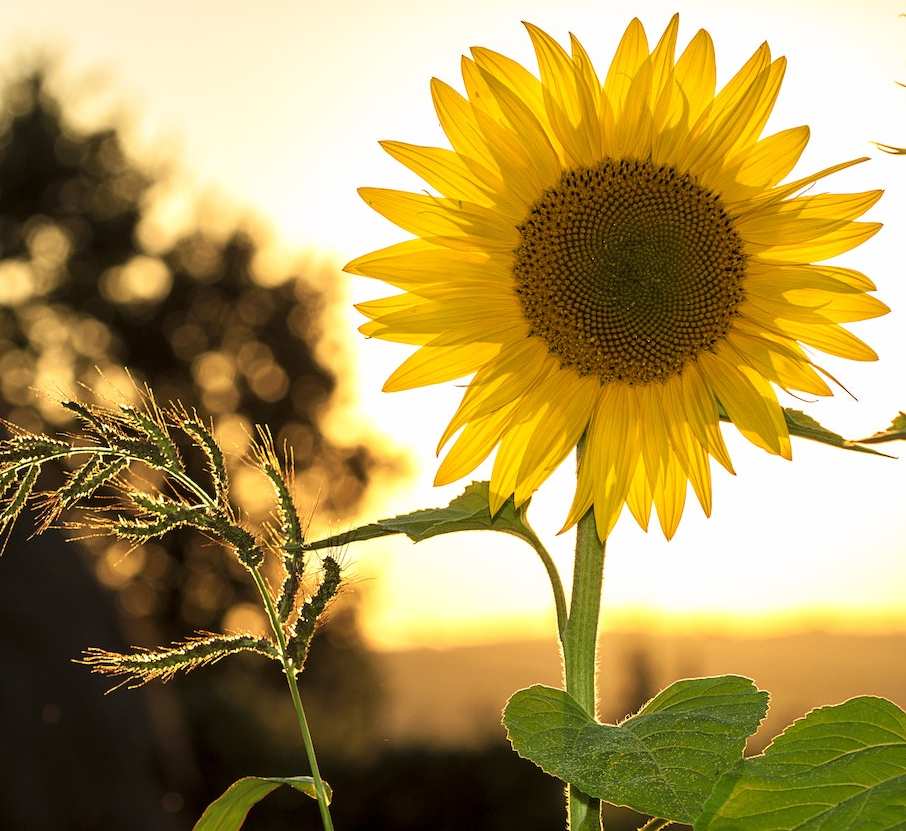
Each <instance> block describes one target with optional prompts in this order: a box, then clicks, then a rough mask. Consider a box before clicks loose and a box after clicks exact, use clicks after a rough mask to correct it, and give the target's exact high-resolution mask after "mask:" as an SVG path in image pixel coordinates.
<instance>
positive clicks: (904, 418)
mask: <svg viewBox="0 0 906 831" xmlns="http://www.w3.org/2000/svg"><path fill="white" fill-rule="evenodd" d="M897 440H906V413H903V412H901V413H900V414H899V415H898V416H896V417H895V418H894V420H893V421H891V422H890V427H888V428H887V429H886V430H881V431H880V432H878V433H875V434H874V435H871V436H869V437H868V438H866V439H859V443H860V444H879V443H880V442H885V441H897Z"/></svg>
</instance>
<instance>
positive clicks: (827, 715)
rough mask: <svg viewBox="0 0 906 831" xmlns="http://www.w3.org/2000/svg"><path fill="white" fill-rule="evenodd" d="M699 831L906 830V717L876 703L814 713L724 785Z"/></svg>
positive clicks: (866, 700) (860, 701)
mask: <svg viewBox="0 0 906 831" xmlns="http://www.w3.org/2000/svg"><path fill="white" fill-rule="evenodd" d="M695 829H696V831H743V830H744V831H837V829H847V831H855V829H858V831H894V829H899V831H902V830H903V829H906V713H904V712H903V711H902V710H901V709H900V708H899V707H897V706H896V705H895V704H892V703H891V702H890V701H887V700H886V699H883V698H874V697H871V696H862V697H860V698H854V699H851V700H850V701H847V702H846V703H844V704H839V705H836V706H833V707H822V708H820V709H818V710H813V711H812V712H811V713H809V714H808V715H807V716H805V717H804V718H801V719H799V720H798V721H796V722H795V723H794V724H792V725H791V726H790V727H788V728H787V729H786V730H785V731H784V732H783V733H782V734H781V735H780V736H778V737H777V738H776V739H775V740H774V741H773V742H772V743H771V745H770V746H769V747H768V748H767V749H766V750H765V752H764V753H763V754H762V755H761V756H756V757H754V758H752V759H745V760H744V761H742V762H740V764H739V765H738V766H737V767H735V768H734V769H733V770H731V771H729V772H728V773H727V774H726V775H725V776H724V777H723V778H722V779H721V781H720V782H719V783H718V785H717V787H716V788H715V789H714V793H713V794H712V795H711V797H710V798H709V799H708V801H707V803H706V804H705V809H704V811H703V812H702V814H701V816H700V817H699V818H698V819H697V820H696V822H695Z"/></svg>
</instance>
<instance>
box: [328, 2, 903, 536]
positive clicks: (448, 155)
mask: <svg viewBox="0 0 906 831" xmlns="http://www.w3.org/2000/svg"><path fill="white" fill-rule="evenodd" d="M678 25H679V19H678V17H674V18H673V19H672V20H671V21H670V24H669V26H668V27H667V30H666V32H665V33H664V35H663V37H661V39H660V40H659V41H658V43H657V45H656V46H655V47H654V49H651V50H649V46H648V42H647V39H646V35H645V31H644V29H643V27H642V25H641V23H639V21H638V20H633V21H632V23H630V25H629V27H628V28H627V30H626V33H625V35H624V36H623V38H622V40H621V42H620V45H619V47H618V49H617V52H616V56H615V57H614V59H613V62H612V64H611V66H610V69H609V71H608V72H607V75H606V77H605V78H604V81H603V83H602V82H601V81H600V80H599V76H598V75H597V74H596V72H595V69H594V67H593V66H592V63H591V61H590V60H589V58H588V55H587V54H586V52H585V50H584V49H583V47H582V45H581V44H580V43H579V41H578V40H576V38H575V37H571V49H570V52H569V53H567V52H566V51H565V50H564V49H563V48H562V47H561V46H560V45H559V44H558V43H557V42H556V41H554V40H553V39H552V38H551V37H550V36H548V35H547V34H545V33H544V32H543V31H541V30H540V29H538V28H536V27H535V26H532V25H529V24H526V26H527V29H528V33H529V36H530V37H531V40H532V44H533V45H534V49H535V53H536V57H537V61H538V67H539V76H540V77H535V76H534V75H533V74H531V73H530V72H529V71H528V70H526V69H525V68H524V67H522V66H521V65H520V64H518V63H516V62H514V61H513V60H511V59H509V58H506V57H504V56H503V55H500V54H498V53H496V52H493V51H490V50H488V49H484V48H475V49H473V50H471V59H470V58H463V61H462V70H463V71H462V74H463V79H464V82H465V90H466V95H465V96H462V95H460V94H458V93H457V92H455V91H454V90H453V89H452V88H451V87H449V86H447V85H446V84H444V83H442V82H441V81H438V80H436V79H435V80H433V81H432V84H431V91H432V96H433V100H434V106H435V108H436V110H437V115H438V118H439V119H440V124H441V126H442V128H443V130H444V132H445V133H446V135H447V137H448V139H449V141H450V144H451V146H452V149H441V148H434V147H420V146H414V145H411V144H404V143H400V142H393V141H388V142H383V143H382V145H383V147H384V149H385V150H386V151H387V152H388V153H389V154H390V155H391V156H393V157H394V158H395V159H397V160H398V161H400V162H401V163H403V164H404V165H406V166H407V167H408V168H410V169H411V170H413V171H414V172H415V173H417V174H418V175H420V176H421V177H422V178H423V179H424V180H425V181H426V182H427V183H428V185H429V186H430V187H431V188H433V189H434V190H435V191H436V192H437V194H438V195H429V194H428V193H406V192H400V191H392V190H386V189H373V188H363V189H362V190H361V191H360V193H361V195H362V197H363V198H364V200H365V201H366V202H367V203H368V204H369V205H370V206H371V207H373V208H374V209H375V210H377V211H378V212H380V213H381V214H382V215H384V216H385V217H386V218H388V219H389V220H391V221H392V222H394V223H395V224H397V225H399V226H401V227H402V228H403V229H405V230H406V231H407V232H409V233H411V234H414V235H415V238H414V239H410V240H407V241H404V242H401V243H399V244H397V245H393V246H391V247H389V248H385V249H382V250H380V251H376V252H373V253H371V254H367V255H365V256H363V257H359V258H358V259H356V260H354V261H352V262H351V263H349V264H348V265H347V266H346V270H347V271H349V272H351V273H353V274H357V275H363V276H368V277H373V278H378V279H380V280H382V281H384V282H386V283H388V284H390V285H392V286H395V287H396V288H398V289H402V290H403V293H402V294H397V295H394V296H391V297H387V298H384V299H381V300H375V301H373V302H366V303H361V304H359V305H358V306H357V308H358V309H359V310H360V311H361V312H362V313H363V314H364V315H365V316H366V317H367V318H369V320H368V322H367V323H365V324H364V325H363V326H362V327H361V331H362V332H363V333H364V334H365V335H367V336H370V337H377V338H383V339H386V340H390V341H396V342H400V343H405V344H412V345H415V346H418V347H419V348H418V350H417V351H415V352H414V353H413V354H412V355H411V356H410V357H409V358H408V359H407V360H406V361H405V362H404V363H403V364H402V365H401V366H400V367H399V368H398V369H397V370H396V371H395V372H394V373H393V374H392V375H391V376H390V378H389V379H388V380H387V382H386V384H385V386H384V389H385V390H387V391H392V390H403V389H410V388H413V387H419V386H425V385H428V384H437V383H441V382H446V381H451V380H454V379H457V378H463V377H467V376H471V379H470V380H469V382H468V386H467V388H466V390H465V393H464V395H463V398H462V402H461V404H460V405H459V408H458V409H457V411H456V413H455V414H454V415H453V418H452V420H451V421H450V423H449V425H448V426H447V429H446V430H445V431H444V433H443V435H442V436H441V439H440V444H439V447H438V452H439V453H440V451H441V449H442V448H443V447H444V446H446V445H447V444H448V442H449V441H450V440H451V439H453V438H454V437H455V441H453V444H452V446H451V447H450V448H449V450H448V452H447V453H446V456H445V457H444V459H443V461H442V462H441V464H440V467H439V469H438V472H437V478H436V480H435V483H436V484H447V483H449V482H452V481H454V480H457V479H459V478H460V477H463V476H465V475H467V474H469V473H470V472H471V471H473V470H474V468H475V467H476V466H477V465H479V464H480V463H481V462H482V461H484V460H485V459H486V458H487V457H488V456H489V455H490V454H491V453H492V451H494V449H495V448H496V450H497V452H496V456H495V459H494V463H493V468H492V473H491V482H490V494H491V510H492V512H496V511H497V510H498V509H499V508H500V506H501V505H502V504H503V503H504V502H505V501H506V499H507V498H508V497H510V496H513V497H514V499H515V502H516V504H517V505H521V504H524V503H525V502H526V501H527V500H528V499H529V498H530V497H531V495H532V493H533V492H534V491H535V490H536V489H537V488H538V487H539V486H540V485H541V484H542V483H543V482H544V481H545V479H547V477H548V476H549V475H550V474H551V473H552V472H553V471H554V470H555V469H556V468H557V467H558V466H559V465H560V464H561V462H563V461H564V459H565V458H566V457H567V456H568V454H569V453H570V452H571V451H572V450H573V449H574V448H576V447H577V445H579V443H580V440H582V438H583V436H584V450H583V452H582V454H581V460H580V464H579V468H578V483H577V487H576V493H575V497H574V500H573V504H572V507H571V509H570V512H569V516H568V518H567V520H566V524H565V526H564V527H569V526H570V525H572V524H574V523H576V522H577V521H578V520H579V519H580V518H581V517H582V516H583V515H584V514H585V513H586V512H587V511H588V510H589V509H592V508H593V509H594V512H595V513H594V515H595V522H596V526H597V530H598V534H599V536H600V537H601V539H602V540H603V539H604V538H605V537H606V536H607V535H608V534H609V533H610V531H611V529H612V528H613V526H614V523H615V522H616V520H617V517H618V516H619V514H620V513H621V511H622V508H623V505H624V504H625V505H627V506H628V508H629V510H630V511H631V512H632V514H633V516H634V517H635V518H636V520H637V521H638V522H639V524H640V525H641V526H642V527H643V528H645V529H647V527H648V524H649V520H650V516H651V507H652V505H654V507H655V509H656V511H657V516H658V519H659V521H660V525H661V528H662V529H663V532H664V534H665V535H666V536H667V537H668V538H669V537H671V536H672V535H673V533H674V532H675V530H676V527H677V525H678V523H679V519H680V516H681V514H682V511H683V507H684V503H685V499H686V492H687V490H688V487H687V486H688V484H689V483H691V485H692V489H693V491H694V492H695V495H696V496H697V497H698V500H699V502H700V503H701V505H702V508H703V509H704V511H705V513H706V514H710V511H711V467H710V457H713V458H714V459H716V460H717V462H718V463H720V464H721V465H722V466H723V467H725V468H726V469H727V470H729V471H730V472H733V467H732V464H731V461H730V457H729V454H728V452H727V448H726V446H725V444H724V440H723V438H722V435H721V428H720V421H721V419H722V418H723V419H724V420H729V421H730V422H732V424H733V425H735V427H736V429H738V430H739V432H740V433H741V434H742V435H743V436H745V437H746V438H747V439H748V440H750V441H751V442H753V443H754V444H756V445H758V446H759V447H762V448H764V449H765V450H766V451H768V452H770V453H774V454H777V455H779V456H783V457H784V458H787V459H789V458H790V457H791V448H790V438H789V433H788V430H787V427H786V423H785V420H784V415H783V410H782V408H781V406H780V404H779V402H778V399H777V392H776V390H777V389H781V390H785V391H788V392H798V393H804V394H807V395H831V394H832V391H831V389H830V387H829V386H828V384H827V381H826V380H825V379H829V376H828V375H827V373H826V372H824V371H823V370H821V368H820V367H819V366H817V365H816V364H814V363H813V362H812V357H811V356H812V355H813V354H814V353H813V350H819V351H821V352H824V353H827V354H830V355H835V356H839V357H843V358H851V359H854V360H874V359H875V358H876V355H875V353H874V352H873V351H872V350H871V349H870V348H869V347H868V346H866V345H865V344H864V343H863V342H862V341H861V340H859V339H858V338H856V337H855V336H854V335H852V334H851V333H850V332H848V331H846V330H845V329H844V328H843V327H842V326H841V325H840V324H842V323H848V322H852V321H857V320H864V319H868V318H871V317H875V316H878V315H881V314H884V313H885V312H886V311H887V307H886V306H885V305H884V304H883V303H881V302H879V301H878V300H876V299H875V298H873V297H871V296H870V295H868V294H867V293H866V292H869V291H873V290H874V288H875V287H874V285H873V284H872V283H871V281H870V280H869V279H868V278H867V277H865V276H864V275H863V274H861V273H859V272H857V271H854V270H851V269H848V268H841V267H835V266H830V265H825V264H815V263H816V262H819V263H820V262H821V261H824V260H826V259H828V258H830V257H833V256H836V255H838V254H841V253H843V252H845V251H849V250H850V249H852V248H854V247H855V246H857V245H859V244H860V243H862V242H863V241H865V240H866V239H868V238H869V237H871V236H872V235H873V234H874V233H875V232H876V231H877V230H878V229H879V227H880V225H879V224H878V223H873V222H857V221H854V220H856V219H857V218H858V217H860V216H861V215H862V214H863V213H864V212H865V211H866V210H868V209H869V208H870V207H871V206H872V205H873V204H874V203H875V202H876V201H877V200H878V198H879V197H880V195H881V192H880V191H868V192H865V193H856V194H832V193H821V194H816V193H813V192H812V190H813V189H812V186H813V185H814V184H815V183H816V182H818V180H820V179H822V178H823V177H825V176H827V175H829V174H831V173H834V172H836V171H838V170H841V169H843V168H845V167H849V166H850V165H853V164H856V163H857V162H860V161H864V159H857V160H854V161H850V162H845V163H843V164H840V165H836V166H834V167H831V168H828V169H826V170H822V171H820V172H818V173H815V174H813V175H811V176H807V177H805V178H802V179H798V180H796V181H792V182H788V183H783V184H781V182H783V180H784V179H785V178H786V177H787V176H788V174H789V173H790V172H791V171H792V169H793V167H794V166H795V164H796V162H797V160H798V158H799V156H800V154H801V153H802V151H803V149H804V148H805V145H806V143H807V142H808V137H809V131H808V128H807V127H794V128H792V129H787V130H783V131H782V132H779V133H776V134H774V135H770V136H767V137H762V136H761V133H762V130H763V129H764V126H765V123H766V121H767V119H768V116H769V115H770V113H771V110H772V108H773V105H774V102H775V100H776V98H777V95H778V92H779V90H780V85H781V80H782V78H783V74H784V69H785V60H784V59H783V58H778V59H777V60H773V61H772V60H771V55H770V50H769V48H768V46H767V44H764V45H763V46H762V47H761V48H759V49H758V50H757V51H756V52H755V54H754V55H753V56H752V57H751V59H750V60H749V61H748V62H747V63H746V64H745V65H744V66H743V67H742V69H740V70H739V72H738V73H737V74H736V75H735V76H734V77H733V78H732V80H730V82H729V83H728V84H727V85H726V86H725V87H723V89H721V90H720V91H719V92H716V93H715V61H714V49H713V45H712V42H711V38H710V36H709V35H708V33H707V32H705V31H700V32H698V34H697V35H696V36H695V37H694V38H693V39H692V41H691V42H690V43H689V45H688V46H687V48H686V49H685V50H684V51H683V52H682V54H681V55H680V57H679V58H678V59H675V49H676V39H677V29H678ZM807 350H808V351H807Z"/></svg>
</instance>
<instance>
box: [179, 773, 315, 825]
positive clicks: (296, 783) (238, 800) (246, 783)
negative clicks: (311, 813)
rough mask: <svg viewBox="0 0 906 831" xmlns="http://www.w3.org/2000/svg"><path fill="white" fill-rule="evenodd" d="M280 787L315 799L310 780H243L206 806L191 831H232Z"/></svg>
mask: <svg viewBox="0 0 906 831" xmlns="http://www.w3.org/2000/svg"><path fill="white" fill-rule="evenodd" d="M280 785H289V786H290V787H291V788H295V789H296V790H297V791H299V792H300V793H304V794H305V795H306V796H310V797H311V798H312V799H317V798H318V793H317V790H316V789H315V782H314V779H312V778H311V777H310V776H246V777H245V778H244V779H240V780H238V781H237V782H234V783H233V784H232V785H230V787H229V788H227V790H226V791H225V793H224V794H223V796H220V797H218V798H217V799H215V800H214V801H213V802H212V803H211V804H210V805H208V807H207V808H206V809H205V812H204V813H203V814H202V815H201V819H200V820H198V822H196V823H195V826H194V828H193V831H236V829H237V828H241V827H242V823H243V822H245V818H246V816H247V815H248V812H249V809H251V807H252V806H253V805H255V804H256V803H258V802H260V801H261V800H262V799H264V797H266V796H267V795H268V794H269V793H270V792H271V791H273V790H274V789H276V788H278V787H279V786H280ZM324 787H325V788H326V789H327V801H328V802H330V799H331V796H332V794H331V791H330V786H329V785H328V784H327V783H326V782H325V783H324Z"/></svg>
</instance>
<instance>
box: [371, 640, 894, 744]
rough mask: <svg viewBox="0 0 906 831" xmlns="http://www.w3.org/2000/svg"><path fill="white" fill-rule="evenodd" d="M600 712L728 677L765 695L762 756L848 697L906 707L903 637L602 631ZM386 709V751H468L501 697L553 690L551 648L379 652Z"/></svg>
mask: <svg viewBox="0 0 906 831" xmlns="http://www.w3.org/2000/svg"><path fill="white" fill-rule="evenodd" d="M602 643H603V646H604V649H603V651H602V654H601V664H602V678H603V683H602V690H601V701H602V707H601V709H602V713H601V716H602V718H603V719H605V720H607V721H615V720H618V719H620V718H623V717H624V716H626V715H628V714H629V713H631V712H633V711H635V710H637V709H638V707H639V706H641V704H642V703H644V701H645V700H647V698H649V697H650V696H651V695H653V694H654V693H655V692H657V691H658V690H659V689H662V688H663V687H665V686H667V685H668V684H669V683H671V682H672V681H675V680H677V679H679V678H684V677H691V676H704V675H721V674H725V673H734V674H737V675H745V676H747V677H750V678H752V679H754V681H755V683H756V684H757V685H758V686H759V687H760V688H761V689H765V690H768V691H769V692H770V693H771V709H770V712H769V714H768V718H767V720H766V721H765V723H764V724H763V725H762V728H761V730H760V731H759V733H758V734H757V735H756V737H755V739H754V740H753V742H752V743H751V750H752V751H759V750H761V749H762V748H763V747H764V745H765V744H766V743H767V742H768V741H769V740H770V739H771V738H773V737H774V736H775V735H777V734H778V733H779V732H781V731H782V730H783V728H784V727H786V726H787V725H788V724H790V723H791V722H792V721H793V720H794V719H796V718H798V717H800V716H802V715H804V714H805V713H806V712H808V711H809V710H810V709H812V708H814V707H818V706H822V705H825V704H838V703H840V702H842V701H845V700H846V699H848V698H852V697H853V696H856V695H878V696H883V697H885V698H889V699H891V700H892V701H894V702H896V703H897V704H899V705H900V706H901V707H904V706H906V661H904V660H903V658H904V655H906V633H903V634H891V635H871V636H869V635H849V634H844V635H839V634H827V633H812V634H795V635H787V636H777V637H769V638H737V637H730V636H727V635H719V634H711V635H697V636H676V637H660V636H657V637H656V636H653V635H650V634H643V633H607V635H606V636H605V637H604V639H603V642H602ZM375 658H376V661H377V665H378V671H379V675H380V677H381V679H382V689H381V693H382V695H383V698H384V702H385V703H384V709H383V714H382V718H381V722H380V724H379V726H378V731H379V732H380V733H381V736H382V739H383V740H384V741H386V742H388V743H390V744H402V745H410V744H426V745H440V746H444V747H457V748H469V747H475V746H478V745H480V744H483V743H485V742H487V741H488V740H490V739H495V738H496V739H498V740H499V738H500V737H501V736H502V735H503V728H502V727H501V726H500V713H501V710H502V709H503V706H504V704H505V703H506V700H507V698H508V697H509V695H511V694H512V693H513V692H515V691H516V690H517V689H520V688H522V687H527V686H529V685H531V684H537V683H541V684H549V685H551V686H559V685H560V664H559V660H560V659H559V654H558V651H557V647H556V645H555V644H554V643H553V642H552V641H551V642H545V641H537V642H536V641H525V642H518V643H508V644H495V645H489V646H478V647H462V648H456V649H449V650H430V649H418V650H411V651H400V652H385V653H378V654H377V655H376V656H375Z"/></svg>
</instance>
